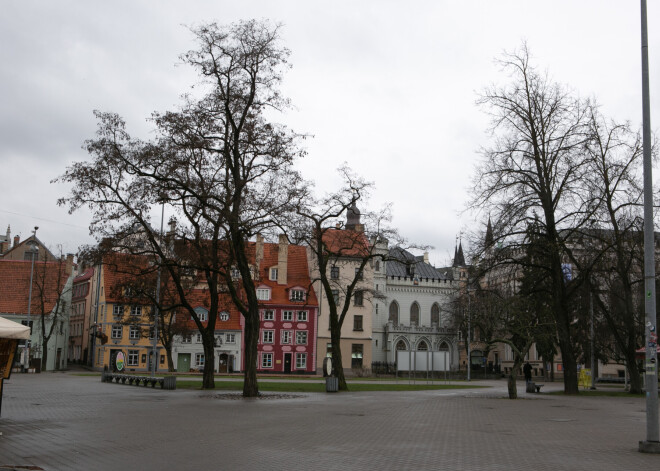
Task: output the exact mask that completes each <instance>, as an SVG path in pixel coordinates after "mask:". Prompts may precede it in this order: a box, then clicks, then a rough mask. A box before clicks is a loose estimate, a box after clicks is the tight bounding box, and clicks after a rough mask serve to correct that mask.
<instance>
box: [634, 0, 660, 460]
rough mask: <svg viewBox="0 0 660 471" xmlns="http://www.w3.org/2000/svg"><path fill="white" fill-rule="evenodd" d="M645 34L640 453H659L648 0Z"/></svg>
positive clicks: (643, 12)
mask: <svg viewBox="0 0 660 471" xmlns="http://www.w3.org/2000/svg"><path fill="white" fill-rule="evenodd" d="M641 30H642V119H643V124H642V147H643V157H644V159H643V160H644V294H645V295H644V301H645V302H644V310H645V312H646V329H645V330H646V339H645V340H646V344H645V347H646V364H645V365H644V366H645V371H644V373H645V379H646V381H645V389H646V440H644V441H640V442H639V451H641V452H645V453H660V436H659V435H660V431H659V430H658V366H657V358H658V354H657V350H656V345H657V342H658V331H657V329H656V314H655V309H656V306H655V240H654V239H655V237H654V227H653V177H652V167H653V161H652V158H651V103H650V93H649V52H648V49H649V46H648V31H647V26H646V0H641Z"/></svg>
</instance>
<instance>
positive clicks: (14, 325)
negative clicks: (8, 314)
mask: <svg viewBox="0 0 660 471" xmlns="http://www.w3.org/2000/svg"><path fill="white" fill-rule="evenodd" d="M29 338H30V328H29V327H28V326H26V325H23V324H19V323H18V322H14V321H10V320H7V319H5V318H4V317H0V339H21V340H25V339H29Z"/></svg>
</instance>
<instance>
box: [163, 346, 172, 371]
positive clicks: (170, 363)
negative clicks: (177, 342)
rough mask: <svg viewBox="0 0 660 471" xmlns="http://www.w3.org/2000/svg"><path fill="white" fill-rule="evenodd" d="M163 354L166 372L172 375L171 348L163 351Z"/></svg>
mask: <svg viewBox="0 0 660 471" xmlns="http://www.w3.org/2000/svg"><path fill="white" fill-rule="evenodd" d="M165 354H166V355H167V371H168V372H169V373H174V359H173V358H172V346H171V345H170V347H169V348H166V349H165Z"/></svg>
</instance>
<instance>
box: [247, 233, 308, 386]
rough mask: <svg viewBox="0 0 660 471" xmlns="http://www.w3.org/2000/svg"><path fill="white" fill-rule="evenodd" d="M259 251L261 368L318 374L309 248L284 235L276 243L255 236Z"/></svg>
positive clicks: (271, 371)
mask: <svg viewBox="0 0 660 471" xmlns="http://www.w3.org/2000/svg"><path fill="white" fill-rule="evenodd" d="M255 251H256V260H257V266H258V267H259V268H258V274H257V281H255V284H256V288H257V298H258V299H259V304H260V307H261V309H260V311H259V316H260V329H259V343H258V347H257V348H258V358H259V363H258V365H257V370H258V371H259V372H261V373H306V374H314V373H315V372H316V332H317V327H318V325H317V321H318V301H317V299H316V293H315V292H314V290H313V289H312V283H311V280H310V277H309V269H308V265H307V252H306V250H305V247H302V246H299V245H290V244H289V242H288V240H287V237H286V236H285V235H280V237H279V243H278V244H269V243H264V242H263V238H262V237H261V236H257V242H256V247H255ZM244 368H245V366H243V369H244Z"/></svg>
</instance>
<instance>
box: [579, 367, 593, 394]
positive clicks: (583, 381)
mask: <svg viewBox="0 0 660 471" xmlns="http://www.w3.org/2000/svg"><path fill="white" fill-rule="evenodd" d="M578 385H579V386H582V387H583V388H584V389H587V388H590V387H591V369H589V368H582V369H581V370H580V378H579V380H578Z"/></svg>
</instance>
